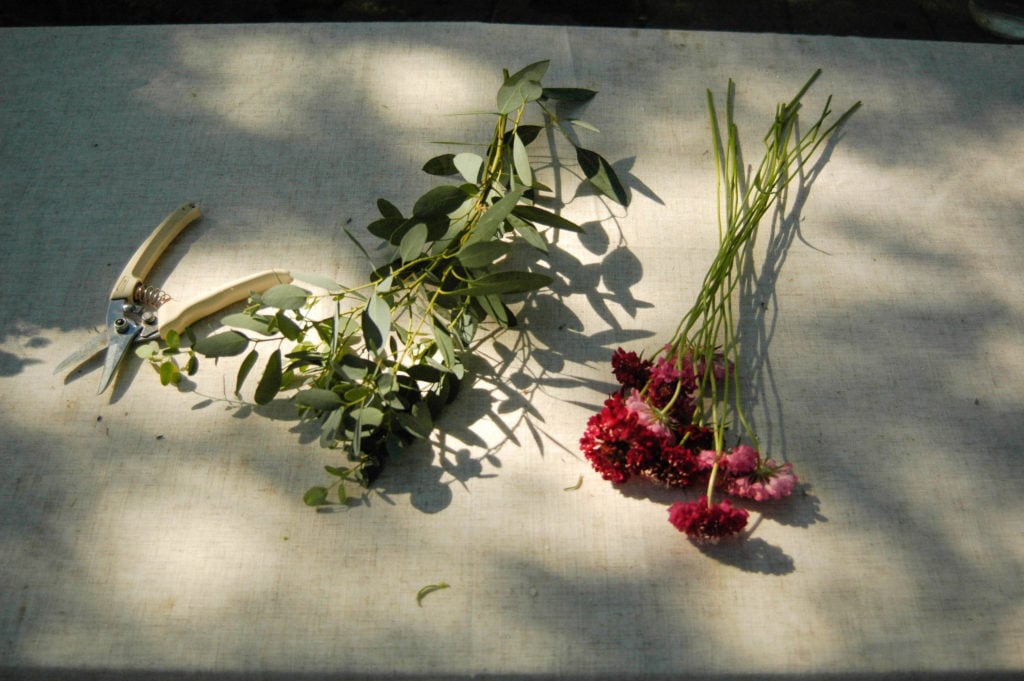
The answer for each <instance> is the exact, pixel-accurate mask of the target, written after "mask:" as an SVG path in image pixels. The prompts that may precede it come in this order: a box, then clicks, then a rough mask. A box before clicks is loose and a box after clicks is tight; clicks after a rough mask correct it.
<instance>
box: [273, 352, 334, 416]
mask: <svg viewBox="0 0 1024 681" xmlns="http://www.w3.org/2000/svg"><path fill="white" fill-rule="evenodd" d="M279 390H281V351H280V350H274V352H273V353H271V355H270V358H269V359H268V360H267V366H266V367H265V368H264V369H263V376H261V377H260V382H259V383H258V384H257V385H256V395H255V397H254V398H253V399H255V401H256V404H269V403H270V401H271V400H273V399H274V398H275V397H276V396H277V393H278V391H279ZM332 394H333V393H332Z"/></svg>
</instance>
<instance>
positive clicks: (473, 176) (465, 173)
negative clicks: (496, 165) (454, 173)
mask: <svg viewBox="0 0 1024 681" xmlns="http://www.w3.org/2000/svg"><path fill="white" fill-rule="evenodd" d="M453 163H454V165H455V168H456V169H457V170H458V172H459V174H460V175H462V177H463V178H464V179H465V180H466V182H472V183H473V184H476V183H477V182H479V181H480V171H481V169H483V167H484V159H483V158H482V157H481V156H479V155H478V154H473V153H470V152H463V153H461V154H456V155H455V157H454V159H453Z"/></svg>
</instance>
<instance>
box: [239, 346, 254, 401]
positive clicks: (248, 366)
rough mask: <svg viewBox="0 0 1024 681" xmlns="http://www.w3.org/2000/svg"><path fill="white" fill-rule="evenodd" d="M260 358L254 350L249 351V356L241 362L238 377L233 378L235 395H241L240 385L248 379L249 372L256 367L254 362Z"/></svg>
mask: <svg viewBox="0 0 1024 681" xmlns="http://www.w3.org/2000/svg"><path fill="white" fill-rule="evenodd" d="M259 358H260V353H259V352H257V351H256V349H255V348H253V349H252V350H250V351H249V354H248V355H246V356H245V359H243V360H242V364H241V366H239V367H238V375H237V376H236V377H235V395H239V396H240V395H241V393H242V384H243V383H245V379H246V378H248V376H249V372H250V371H252V368H253V367H254V366H256V361H257V360H258V359H259Z"/></svg>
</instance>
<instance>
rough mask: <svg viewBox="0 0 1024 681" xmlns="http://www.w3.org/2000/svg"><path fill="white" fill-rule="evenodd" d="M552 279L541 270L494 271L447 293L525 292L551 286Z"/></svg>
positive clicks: (483, 294) (486, 294)
mask: <svg viewBox="0 0 1024 681" xmlns="http://www.w3.org/2000/svg"><path fill="white" fill-rule="evenodd" d="M552 281H554V279H552V278H551V277H549V276H548V275H546V274H540V273H539V272H492V273H490V274H485V275H484V276H482V277H480V278H478V279H474V280H472V281H471V282H469V285H468V286H466V287H464V288H461V289H458V290H455V291H445V293H449V294H451V295H462V296H489V295H493V294H504V293H524V292H526V291H535V290H537V289H539V288H544V287H545V286H549V285H550V284H551V282H552Z"/></svg>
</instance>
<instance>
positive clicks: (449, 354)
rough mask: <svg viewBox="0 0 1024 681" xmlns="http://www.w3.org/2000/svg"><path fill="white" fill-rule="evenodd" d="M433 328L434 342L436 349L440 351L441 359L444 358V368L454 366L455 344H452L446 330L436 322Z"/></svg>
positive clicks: (455, 360)
mask: <svg viewBox="0 0 1024 681" xmlns="http://www.w3.org/2000/svg"><path fill="white" fill-rule="evenodd" d="M433 328H434V342H435V343H437V349H438V350H440V351H441V357H443V358H444V363H445V366H448V367H451V366H454V365H455V363H456V362H457V359H456V357H455V344H454V343H452V337H451V336H450V335H449V334H448V330H447V329H445V328H444V327H442V326H441V325H439V324H438V323H437V322H436V321H435V322H434V325H433Z"/></svg>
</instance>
